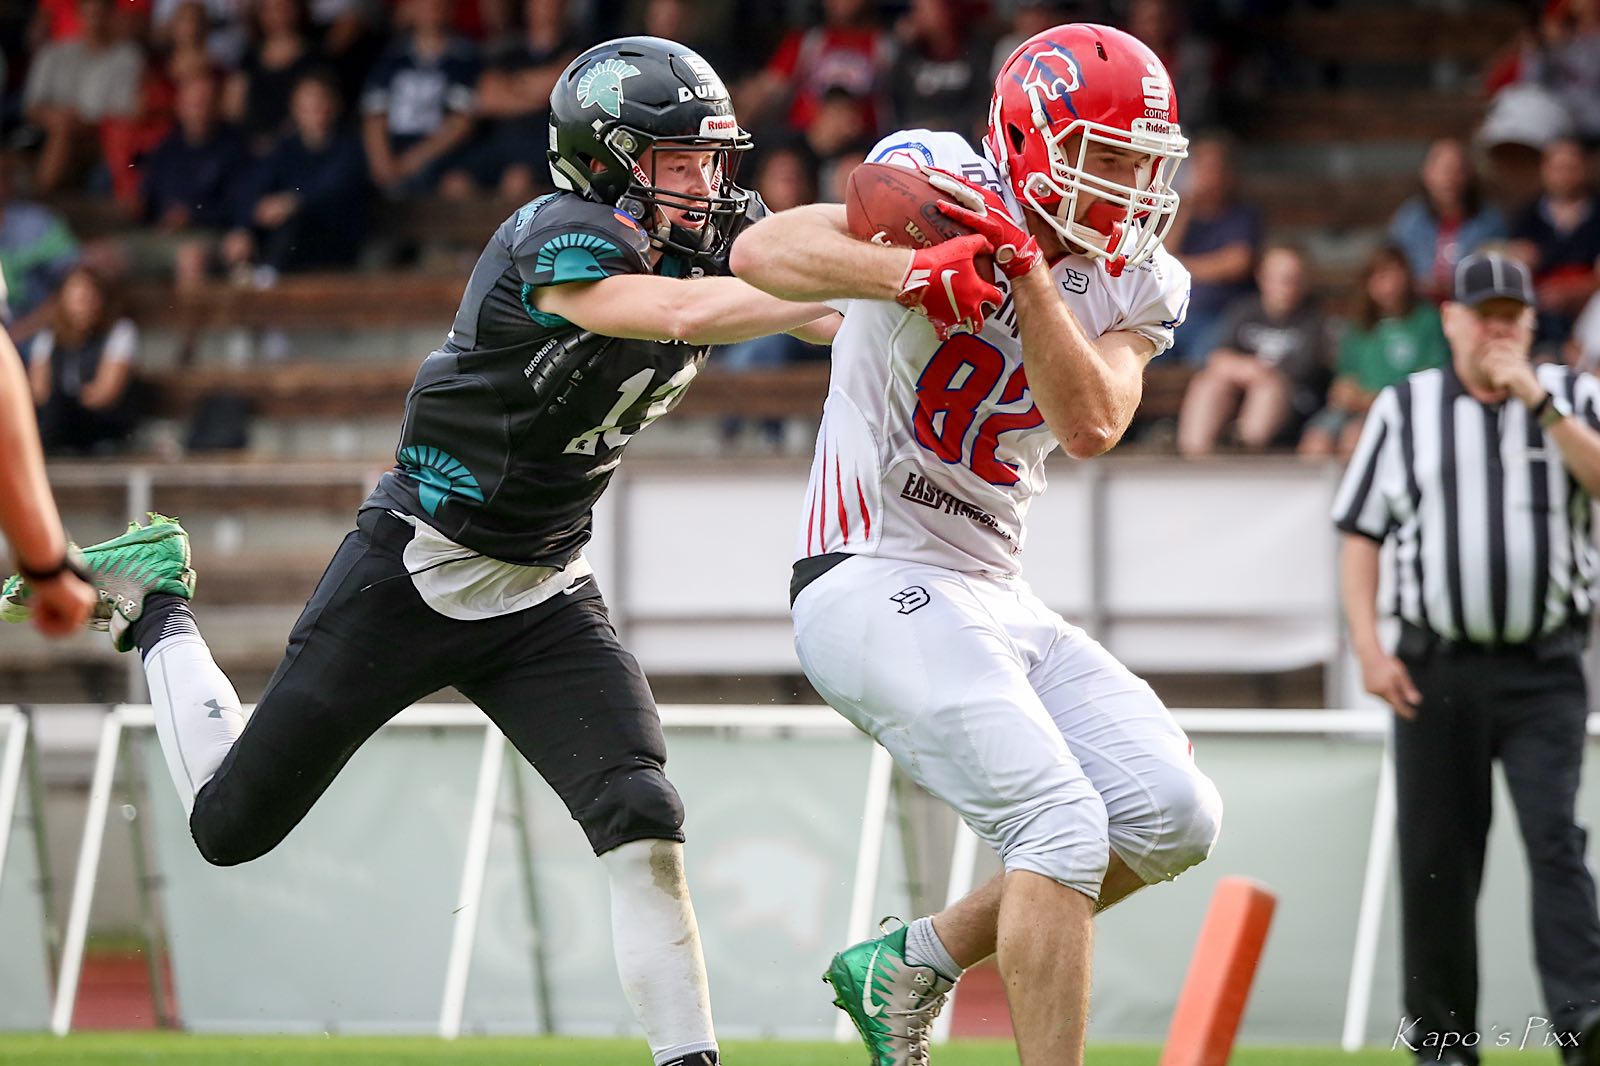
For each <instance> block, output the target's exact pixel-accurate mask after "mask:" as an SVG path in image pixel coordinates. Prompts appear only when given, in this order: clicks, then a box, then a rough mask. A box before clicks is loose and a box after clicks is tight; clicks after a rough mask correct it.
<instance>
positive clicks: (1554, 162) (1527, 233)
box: [1511, 138, 1600, 355]
mask: <svg viewBox="0 0 1600 1066" xmlns="http://www.w3.org/2000/svg"><path fill="white" fill-rule="evenodd" d="M1539 178H1540V182H1541V184H1542V185H1543V188H1544V192H1543V195H1541V196H1540V197H1539V199H1538V200H1536V201H1534V202H1533V203H1532V204H1530V205H1529V206H1528V207H1527V209H1525V210H1524V211H1523V212H1522V214H1521V215H1519V216H1518V217H1517V219H1516V221H1515V222H1514V223H1513V224H1512V226H1511V252H1512V254H1513V255H1515V256H1516V257H1517V258H1518V259H1520V260H1522V261H1523V262H1524V263H1526V264H1528V268H1529V269H1530V270H1532V271H1533V282H1534V287H1535V289H1536V291H1537V292H1538V295H1539V326H1538V343H1537V345H1536V349H1535V350H1536V351H1537V352H1539V353H1540V354H1543V355H1553V354H1554V353H1555V352H1556V351H1558V350H1559V349H1560V346H1561V345H1563V344H1565V343H1566V340H1567V336H1568V334H1570V333H1571V332H1572V323H1573V321H1574V320H1575V319H1576V318H1577V316H1578V312H1579V311H1580V310H1582V309H1583V305H1584V303H1585V302H1587V301H1588V299H1589V297H1590V296H1591V295H1593V293H1594V291H1595V288H1596V286H1597V285H1600V273H1597V270H1600V197H1597V196H1596V195H1595V193H1594V189H1593V187H1592V186H1591V184H1590V182H1589V175H1588V172H1587V167H1586V165H1585V162H1584V158H1583V146H1582V145H1580V144H1579V143H1578V142H1577V141H1576V140H1574V139H1572V138H1563V139H1561V140H1558V141H1552V142H1551V144H1550V146H1549V147H1548V148H1546V149H1545V150H1544V160H1543V163H1542V165H1541V166H1540V169H1539Z"/></svg>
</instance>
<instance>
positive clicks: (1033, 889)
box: [733, 24, 1222, 1066]
mask: <svg viewBox="0 0 1600 1066" xmlns="http://www.w3.org/2000/svg"><path fill="white" fill-rule="evenodd" d="M1186 143H1187V142H1186V141H1185V140H1184V138H1183V136H1182V135H1181V133H1180V132H1179V128H1178V123H1177V114H1176V102H1175V100H1174V98H1173V91H1172V83H1171V80H1170V78H1169V77H1168V75H1167V72H1166V71H1165V69H1163V67H1162V65H1161V63H1160V61H1159V60H1158V59H1157V58H1156V56H1155V55H1154V53H1152V52H1151V51H1150V49H1149V48H1147V47H1145V46H1144V45H1143V44H1142V43H1140V42H1139V41H1138V40H1137V39H1135V38H1133V37H1131V36H1129V35H1128V34H1126V33H1123V32H1121V31H1119V30H1116V29H1112V28H1109V27H1105V26H1096V25H1087V24H1078V25H1068V26H1058V27H1056V28H1055V29H1052V30H1048V31H1046V32H1044V33H1041V34H1039V35H1038V36H1036V37H1033V38H1031V39H1030V40H1028V41H1026V42H1024V43H1023V44H1022V45H1021V46H1020V47H1019V48H1018V49H1017V50H1016V51H1015V52H1014V53H1013V54H1012V56H1011V58H1010V59H1009V60H1008V61H1007V62H1006V64H1005V66H1004V67H1003V68H1002V69H1001V72H1000V75H999V77H998V80H997V82H996V86H995V94H994V101H993V105H992V107H991V111H990V120H989V130H988V135H987V137H986V140H985V144H984V146H983V151H982V152H981V153H980V152H978V151H975V150H974V149H973V148H971V147H970V146H969V145H968V144H967V143H966V141H964V140H963V139H962V138H961V137H959V136H957V135H955V134H950V133H935V132H930V131H927V130H909V131H904V132H900V133H895V134H892V135H890V136H889V137H887V138H885V139H884V140H883V141H882V142H880V143H879V145H878V146H877V147H876V149H875V150H874V151H873V153H872V155H871V156H870V157H869V158H871V159H872V160H875V161H878V162H889V163H897V164H901V165H905V166H909V167H912V168H914V169H918V170H920V171H922V172H923V174H924V175H925V176H927V177H929V179H930V180H932V181H934V182H935V184H937V185H939V187H940V188H942V189H945V190H947V191H948V192H949V194H950V201H951V203H950V204H949V205H946V206H945V207H943V208H942V209H943V210H946V212H947V213H949V214H951V215H952V216H953V217H955V218H957V219H958V220H959V221H961V222H963V223H965V224H966V225H968V226H969V227H970V228H972V229H974V230H975V231H976V233H977V235H973V236H967V237H962V238H957V239H956V240H952V241H947V242H945V243H944V244H940V245H936V246H934V247H933V248H928V249H923V250H920V251H916V252H912V251H910V250H906V249H901V248H890V247H883V246H878V245H875V244H872V243H868V242H865V241H860V240H857V239H855V238H853V237H851V236H850V235H849V233H848V231H847V228H846V224H845V212H844V209H843V208H841V207H839V206H837V205H811V206H807V207H800V208H795V209H793V210H791V211H786V212H783V213H781V214H778V215H774V216H772V217H771V218H768V219H766V220H764V221H762V222H760V223H758V224H756V225H755V226H754V227H752V228H751V229H750V230H748V231H747V232H746V233H745V235H744V236H742V237H741V238H740V239H739V241H738V243H737V244H736V245H735V247H734V251H733V269H734V271H735V273H737V274H738V275H739V276H740V277H742V278H744V279H745V280H747V281H750V282H751V283H753V284H755V285H756V286H758V287H760V288H763V289H765V290H767V291H768V292H770V293H773V294H774V295H778V296H782V297H784V298H787V299H797V300H825V299H832V300H844V301H848V303H847V305H846V306H847V312H846V315H845V320H844V325H843V326H842V327H841V328H840V330H839V333H838V336H837V337H836V339H835V341H834V347H833V371H832V381H831V385H830V388H829V393H828V400H827V406H826V409H825V412H824V416H823V422H822V428H821V431H820V433H819V435H818V441H817V454H816V458H815V460H814V462H813V465H812V469H811V483H810V489H809V491H808V494H807V499H806V508H805V512H804V515H803V516H802V519H801V523H800V535H799V538H798V540H799V551H798V561H797V562H796V564H795V578H794V582H793V584H792V586H791V596H792V597H793V611H794V624H795V647H796V650H797V652H798V654H799V658H800V661H801V664H802V665H803V666H804V668H805V671H806V675H807V676H808V677H809V678H810V679H811V682H812V684H813V685H815V686H816V688H817V690H818V691H819V692H820V693H822V695H823V696H824V697H825V698H826V699H827V700H828V702H829V703H830V704H832V705H833V707H834V708H835V709H837V710H838V711H839V713H841V714H843V715H844V716H845V717H846V718H848V719H849V720H850V721H852V722H853V723H855V724H856V725H857V726H858V727H859V728H861V729H862V730H863V731H865V732H867V733H868V734H870V735H871V736H872V737H874V738H875V739H876V740H877V741H878V742H879V743H881V744H883V745H884V746H885V747H886V748H888V750H889V751H890V752H891V753H892V754H893V755H894V757H895V760H896V762H897V764H898V765H899V766H900V767H901V768H902V769H903V770H904V771H905V772H906V773H908V774H909V775H910V776H911V777H912V778H913V779H915V780H916V781H917V782H918V783H919V784H921V785H922V786H923V787H925V788H927V789H928V790H929V791H931V792H932V793H934V794H935V795H937V796H939V797H941V798H942V799H944V800H945V801H946V802H948V803H949V804H950V805H951V806H952V807H954V808H955V809H956V810H957V811H958V812H959V813H960V814H961V816H962V817H963V818H964V819H965V820H966V822H967V824H968V825H969V826H971V827H972V829H973V830H974V831H975V832H976V833H977V834H978V836H979V837H981V838H982V839H983V840H984V841H986V842H987V843H989V844H990V845H991V846H993V847H994V848H995V850H996V851H998V852H999V854H1000V856H1001V858H1002V860H1003V864H1004V868H1005V869H1004V873H1003V874H1002V875H1001V876H1000V877H999V878H997V879H995V880H994V881H992V882H990V883H989V884H987V885H984V886H982V887H980V888H978V889H977V890H975V891H974V892H973V893H972V894H971V895H969V896H967V897H966V898H965V899H963V900H961V901H959V902H958V903H956V904H955V905H953V906H951V907H949V908H947V909H946V910H944V911H942V912H940V913H939V914H936V915H933V916H932V917H931V918H922V919H918V920H917V921H915V922H913V923H912V924H911V925H910V926H906V927H903V928H900V929H897V930H894V931H893V932H890V933H888V934H887V935H885V936H882V937H880V938H878V939H875V940H869V941H866V942H865V943H863V944H858V945H855V946H854V947H851V948H847V949H846V950H844V951H842V952H840V953H839V954H838V955H837V956H835V957H834V960H833V962H832V965H831V966H830V967H829V969H828V972H827V974H826V975H825V976H826V979H827V980H828V981H829V982H830V983H831V984H832V985H833V987H834V991H835V993H836V1002H837V1003H838V1005H839V1006H840V1007H841V1008H843V1009H844V1010H845V1011H846V1012H847V1013H848V1014H849V1015H850V1017H851V1019H852V1020H853V1021H854V1022H855V1024H856V1027H857V1028H858V1029H859V1030H860V1032H861V1034H862V1037H863V1039H864V1040H865V1041H866V1044H867V1047H868V1049H869V1051H870V1052H871V1055H872V1063H873V1066H890V1064H893V1066H900V1064H902V1063H925V1062H926V1061H927V1055H928V1036H929V1033H930V1031H931V1028H932V1021H933V1018H934V1016H935V1015H936V1014H937V1012H938V1010H939V1008H940V1007H941V1006H942V1003H943V1000H944V998H945V993H946V992H948V990H949V989H950V987H951V986H952V985H953V983H954V982H955V980H956V978H958V977H959V976H960V975H961V972H962V970H963V968H964V967H966V966H969V965H971V964H973V963H975V962H977V961H978V960H980V959H982V958H985V957H986V956H988V955H989V954H991V953H995V952H998V955H999V965H1000V972H1001V976H1002V977H1003V979H1004V982H1005V988H1006V995H1007V998H1008V999H1009V1002H1010V1007H1011V1017H1012V1023H1013V1027H1014V1029H1015V1032H1016V1037H1017V1045H1018V1048H1019V1051H1020V1053H1021V1059H1022V1062H1023V1063H1024V1066H1046V1064H1048V1066H1066V1064H1081V1063H1082V1061H1083V1045H1084V1026H1085V1021H1086V1015H1087V1011H1088V993H1089V969H1090V945H1091V939H1092V930H1093V924H1092V919H1093V917H1094V914H1095V912H1096V910H1097V909H1104V908H1105V907H1108V906H1110V905H1112V904H1113V903H1116V902H1117V901H1118V900H1121V899H1123V898H1124V897H1126V896H1127V895H1128V894H1129V893H1130V892H1133V891H1135V890H1136V889H1138V888H1141V887H1143V886H1144V885H1146V884H1151V883H1154V882H1158V881H1163V880H1168V879H1170V878H1173V877H1175V876H1177V875H1178V874H1179V873H1181V872H1182V871H1184V870H1186V869H1188V868H1189V867H1190V866H1193V865H1195V864H1196V863H1198V862H1200V861H1202V860H1203V859H1204V858H1205V857H1206V856H1207V855H1208V854H1209V853H1210V851H1211V848H1212V845H1213V843H1214V842H1215V840H1216V836H1217V831H1218V826H1219V824H1220V819H1221V808H1222V804H1221V800H1220V798H1219V797H1218V795H1217V791H1216V788H1215V787H1214V786H1213V785H1212V783H1211V781H1210V780H1209V779H1208V778H1206V777H1205V776H1204V775H1203V774H1201V773H1200V771H1199V770H1197V769H1196V767H1195V765H1194V760H1193V756H1192V750H1191V748H1190V745H1189V742H1188V739H1187V738H1186V737H1185V736H1184V734H1183V731H1182V730H1181V729H1179V728H1178V726H1177V724H1176V723H1175V722H1174V721H1173V719H1172V716H1171V715H1170V714H1169V712H1168V711H1167V710H1166V708H1165V707H1164V706H1163V705H1162V704H1161V702H1160V700H1159V699H1158V698H1157V697H1156V695H1155V694H1154V692H1152V691H1151V689H1150V687H1149V686H1148V685H1147V684H1146V683H1145V682H1144V681H1142V680H1140V679H1139V678H1138V677H1135V676H1134V675H1133V674H1132V673H1131V672H1130V671H1129V670H1128V669H1127V668H1126V667H1125V666H1123V665H1122V664H1121V663H1120V662H1118V661H1117V660H1116V659H1114V658H1113V657H1112V656H1111V655H1110V654H1109V653H1107V652H1106V651H1105V649H1104V648H1102V647H1101V646H1100V645H1099V644H1097V643H1096V642H1095V641H1094V640H1092V639H1091V638H1090V637H1089V636H1088V635H1087V634H1085V633H1084V632H1083V631H1082V630H1081V629H1079V628H1077V627H1076V626H1073V625H1070V624H1068V623H1067V622H1066V621H1064V620H1063V619H1062V618H1061V617H1060V616H1059V615H1058V614H1056V613H1055V612H1053V611H1051V610H1050V609H1049V608H1047V607H1046V606H1045V605H1044V604H1043V603H1041V602H1040V601H1039V600H1038V599H1037V598H1036V597H1035V596H1034V595H1033V594H1032V593H1031V592H1030V591H1029V589H1028V586H1027V585H1026V583H1024V582H1023V581H1022V579H1021V576H1020V573H1019V558H1018V557H1019V553H1020V552H1021V550H1022V544H1023V522H1024V519H1025V517H1026V514H1027V509H1028V503H1029V501H1030V500H1031V499H1032V497H1034V496H1035V495H1037V494H1038V493H1040V492H1042V491H1043V490H1044V487H1045V476H1044V466H1043V463H1044V458H1045V456H1046V455H1047V454H1048V453H1049V452H1050V451H1051V450H1053V449H1054V448H1055V447H1056V445H1057V444H1058V443H1059V444H1061V445H1062V446H1063V447H1065V448H1066V450H1067V451H1068V452H1069V453H1070V454H1071V455H1073V456H1074V457H1075V458H1079V459H1087V458H1090V457H1092V456H1095V455H1099V454H1100V453H1102V452H1104V451H1106V450H1107V449H1109V448H1111V447H1112V446H1113V445H1114V444H1116V442H1117V440H1118V439H1119V438H1120V437H1121V436H1122V434H1123V432H1124V430H1126V428H1127V426H1128V422H1129V420H1130V419H1131V418H1132V416H1133V412H1134V409H1135V407H1137V406H1138V403H1139V397H1140V393H1141V389H1142V379H1143V373H1144V367H1145V365H1146V364H1147V363H1148V362H1149V361H1150V359H1151V358H1153V357H1154V356H1155V355H1157V354H1158V353H1160V352H1161V351H1162V350H1163V349H1165V348H1166V347H1168V345H1170V344H1171V341H1172V331H1173V329H1174V328H1175V327H1176V326H1177V325H1178V323H1179V322H1181V321H1182V318H1183V313H1184V309H1185V305H1186V303H1187V300H1188V289H1189V277H1188V273H1187V272H1186V271H1185V270H1184V269H1183V267H1182V266H1181V265H1179V264H1178V262H1177V261H1176V260H1174V259H1173V258H1172V257H1171V256H1170V255H1168V254H1167V252H1166V251H1165V250H1164V249H1163V248H1162V246H1161V239H1162V237H1163V235H1164V234H1165V232H1166V230H1167V229H1168V227H1169V226H1170V224H1171V222H1172V217H1173V214H1174V212H1175V211H1176V209H1177V204H1178V197H1177V194H1176V193H1175V192H1173V191H1172V186H1171V179H1172V172H1173V169H1174V168H1175V167H1176V165H1177V163H1178V161H1179V160H1180V159H1181V158H1182V157H1183V155H1184V153H1185V146H1186ZM940 172H944V173H943V174H941V173H940ZM952 175H953V177H952ZM990 250H993V252H994V255H995V260H996V262H997V264H998V265H999V268H1000V270H1001V272H1002V273H1003V275H1004V277H1002V278H1000V279H998V280H999V281H1000V282H1001V284H1002V285H1003V286H1004V288H1003V289H998V288H994V287H991V286H989V285H987V283H986V282H985V280H984V279H983V278H982V277H980V276H979V275H978V274H977V272H976V270H975V268H974V266H973V262H972V260H973V256H974V255H977V254H982V253H984V252H987V251H990ZM925 271H926V273H924V272H925ZM930 276H931V277H934V278H938V277H941V276H944V277H946V278H948V279H949V283H948V284H947V285H946V286H944V287H943V288H944V293H943V294H942V297H943V298H942V300H941V299H936V298H933V297H930V296H928V295H927V293H926V289H927V288H934V287H936V286H926V285H925V284H924V285H923V286H922V288H921V289H920V290H919V288H918V279H920V278H927V277H930ZM908 293H913V294H915V295H908Z"/></svg>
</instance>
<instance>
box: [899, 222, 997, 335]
mask: <svg viewBox="0 0 1600 1066" xmlns="http://www.w3.org/2000/svg"><path fill="white" fill-rule="evenodd" d="M993 250H994V249H993V247H992V246H991V245H990V243H989V240H988V238H987V237H984V236H982V235H981V234H977V233H969V234H967V235H966V236H964V237H956V238H954V239H953V240H948V241H945V242H944V243H943V244H936V245H934V246H933V247H931V248H919V249H918V250H917V251H916V253H915V254H914V255H912V257H911V265H910V266H909V267H908V268H906V276H905V277H904V278H902V279H901V281H900V295H898V296H896V297H895V301H896V302H897V303H899V304H900V306H902V307H908V308H910V309H911V310H913V311H915V312H917V313H918V314H921V315H925V316H927V319H928V321H929V322H931V323H933V328H934V330H935V332H937V333H938V334H939V339H940V340H948V339H949V337H950V334H952V333H956V332H963V331H964V332H968V333H976V332H978V330H980V329H982V328H983V320H984V319H985V318H987V317H988V316H989V314H990V312H992V311H993V310H994V309H995V308H997V307H999V306H1000V303H1001V300H1002V299H1003V294H1002V293H1001V292H1000V290H999V289H997V288H995V287H994V286H993V285H991V284H989V283H988V282H987V281H985V280H983V276H982V275H980V274H979V273H978V268H977V266H976V264H974V263H973V258H974V257H975V256H980V255H989V254H991V253H992V252H993Z"/></svg>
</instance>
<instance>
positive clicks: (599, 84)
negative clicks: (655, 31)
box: [578, 59, 639, 118]
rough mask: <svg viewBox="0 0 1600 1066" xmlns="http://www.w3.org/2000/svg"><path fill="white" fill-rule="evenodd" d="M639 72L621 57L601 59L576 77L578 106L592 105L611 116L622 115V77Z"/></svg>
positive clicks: (618, 116) (631, 75) (629, 76)
mask: <svg viewBox="0 0 1600 1066" xmlns="http://www.w3.org/2000/svg"><path fill="white" fill-rule="evenodd" d="M638 73H639V68H638V67H636V66H634V65H633V64H632V63H629V62H626V61H625V60H621V59H602V60H601V61H600V62H598V63H596V64H595V65H594V66H592V67H590V68H589V69H588V70H586V71H584V72H583V76H582V77H580V78H579V79H578V106H579V107H593V106H595V105H596V104H599V105H600V110H602V111H604V112H605V113H606V114H608V115H610V116H611V117H612V118H620V117H621V116H622V79H624V78H631V77H633V76H634V75H636V74H638Z"/></svg>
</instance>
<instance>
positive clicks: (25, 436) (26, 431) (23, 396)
mask: <svg viewBox="0 0 1600 1066" xmlns="http://www.w3.org/2000/svg"><path fill="white" fill-rule="evenodd" d="M0 455H4V456H5V457H6V459H5V462H0V529H3V530H4V531H5V536H6V540H8V541H10V543H11V550H12V552H13V553H14V554H15V555H16V557H17V559H18V560H19V561H20V562H22V563H25V564H27V565H28V566H30V567H32V568H34V569H45V568H48V567H51V566H53V565H55V563H56V562H57V561H58V560H59V559H60V558H61V555H62V553H63V552H65V551H66V550H67V538H66V535H65V534H64V533H63V532H62V530H61V516H60V514H59V513H58V512H57V511H56V505H55V501H54V500H53V499H52V498H51V496H50V487H49V485H48V484H47V483H46V482H45V477H44V454H43V451H42V450H41V448H40V446H39V431H38V429H37V427H36V425H35V423H34V420H33V404H32V403H31V402H30V398H29V395H28V381H27V378H26V377H25V376H24V374H23V372H22V359H21V357H19V356H18V355H17V350H16V347H15V346H14V345H12V343H11V340H10V338H8V337H7V336H6V335H5V332H4V331H3V330H0Z"/></svg>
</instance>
